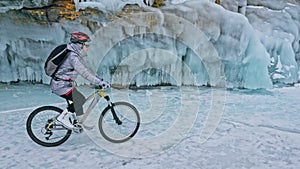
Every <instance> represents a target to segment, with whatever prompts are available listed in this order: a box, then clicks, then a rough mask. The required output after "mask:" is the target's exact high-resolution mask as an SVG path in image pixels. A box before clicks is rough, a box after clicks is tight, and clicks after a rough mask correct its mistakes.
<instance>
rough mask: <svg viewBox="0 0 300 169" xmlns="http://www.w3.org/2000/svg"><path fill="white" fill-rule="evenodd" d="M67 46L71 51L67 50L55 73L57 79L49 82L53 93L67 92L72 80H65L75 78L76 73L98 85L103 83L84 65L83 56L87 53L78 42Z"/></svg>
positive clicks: (61, 93)
mask: <svg viewBox="0 0 300 169" xmlns="http://www.w3.org/2000/svg"><path fill="white" fill-rule="evenodd" d="M67 48H68V49H69V50H70V51H71V52H69V56H68V57H67V59H66V60H65V61H64V62H63V64H62V65H61V66H60V67H59V69H58V71H57V73H56V74H55V77H57V79H56V80H55V79H52V80H51V82H50V86H51V90H52V92H53V93H55V94H57V95H59V96H61V95H64V94H66V93H67V92H69V91H70V90H71V89H72V88H73V86H72V82H71V81H67V80H75V79H76V78H77V76H78V74H80V75H81V76H82V77H84V78H85V79H87V80H88V81H90V82H91V83H93V84H96V85H100V84H101V83H103V79H100V78H98V77H97V76H96V75H95V74H94V73H92V72H91V71H90V70H89V69H88V68H87V67H86V66H85V65H84V61H83V57H85V56H87V54H86V52H84V51H83V50H82V48H81V46H80V45H79V44H74V43H71V44H68V45H67ZM58 79H60V80H58Z"/></svg>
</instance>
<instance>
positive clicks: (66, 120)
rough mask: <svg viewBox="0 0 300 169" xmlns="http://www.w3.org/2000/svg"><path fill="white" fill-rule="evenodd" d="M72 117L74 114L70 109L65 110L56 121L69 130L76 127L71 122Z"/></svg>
mask: <svg viewBox="0 0 300 169" xmlns="http://www.w3.org/2000/svg"><path fill="white" fill-rule="evenodd" d="M72 115H73V113H71V112H69V111H68V109H65V110H64V111H63V112H62V113H61V114H60V115H59V116H58V117H57V118H56V119H57V120H58V121H59V122H61V123H62V125H63V126H64V127H66V128H67V129H73V128H75V126H74V125H73V124H72V123H71V121H70V117H72Z"/></svg>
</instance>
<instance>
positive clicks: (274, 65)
mask: <svg viewBox="0 0 300 169" xmlns="http://www.w3.org/2000/svg"><path fill="white" fill-rule="evenodd" d="M237 4H243V6H244V5H246V11H245V14H244V15H245V16H246V17H247V19H248V20H249V22H250V24H251V25H252V26H253V28H254V29H255V31H256V33H255V34H256V35H257V36H258V37H259V38H260V41H261V42H262V43H263V45H264V46H265V48H266V49H267V52H268V53H269V55H270V60H271V63H270V65H269V72H270V77H271V79H272V81H273V82H274V83H285V84H293V83H296V82H297V81H298V78H299V77H298V75H297V74H298V71H299V65H300V48H299V44H300V6H299V5H300V2H299V1H296V0H274V1H268V0H243V1H242V2H241V0H240V1H237V0H234V1H231V0H223V1H221V5H222V6H223V7H224V8H226V9H228V10H231V11H234V12H237V8H236V6H237ZM297 62H298V64H297Z"/></svg>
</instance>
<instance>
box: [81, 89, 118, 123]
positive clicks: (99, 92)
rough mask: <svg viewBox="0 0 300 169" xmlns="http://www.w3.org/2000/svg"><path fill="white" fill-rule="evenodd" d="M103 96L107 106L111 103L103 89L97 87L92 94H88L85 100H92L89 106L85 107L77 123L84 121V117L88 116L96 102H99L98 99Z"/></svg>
mask: <svg viewBox="0 0 300 169" xmlns="http://www.w3.org/2000/svg"><path fill="white" fill-rule="evenodd" d="M102 97H103V98H105V100H106V101H107V104H108V106H112V103H111V101H110V98H109V96H108V95H107V94H106V93H105V92H104V89H98V90H97V91H96V92H95V93H94V94H92V95H90V96H89V97H88V98H87V99H86V101H85V103H86V102H89V101H91V100H92V102H91V103H90V105H89V107H88V108H87V109H86V111H85V113H84V114H83V116H82V118H81V119H79V120H80V121H79V123H81V124H83V123H84V121H85V120H86V118H87V117H88V116H89V114H90V113H91V112H92V110H93V109H94V107H95V106H96V104H97V103H98V102H99V100H100V99H101V98H102Z"/></svg>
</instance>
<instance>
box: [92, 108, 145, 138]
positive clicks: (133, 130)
mask: <svg viewBox="0 0 300 169" xmlns="http://www.w3.org/2000/svg"><path fill="white" fill-rule="evenodd" d="M122 107H123V108H125V109H127V110H130V112H131V117H130V118H131V120H130V119H128V118H129V115H126V114H125V113H126V112H124V111H120V110H121V109H120V108H122ZM113 108H114V109H115V110H116V114H117V115H118V117H119V118H121V121H122V124H121V125H123V126H125V125H127V124H128V123H130V124H132V125H133V126H132V127H131V130H130V132H128V133H126V134H125V135H124V136H123V137H122V138H113V137H112V136H111V135H109V134H111V132H110V131H112V129H111V127H118V126H119V127H123V126H121V125H118V124H117V123H116V122H115V121H114V120H113V117H112V116H110V117H108V118H109V119H110V120H111V123H110V126H107V127H105V125H108V124H105V123H106V122H105V121H104V119H105V117H106V115H108V114H109V113H108V112H111V107H110V106H108V107H106V108H105V109H104V110H103V111H102V113H101V115H100V118H99V121H98V125H99V130H100V133H101V135H102V136H103V137H104V138H105V139H106V140H108V141H110V142H113V143H123V142H126V141H128V140H129V139H131V138H132V137H133V136H134V135H135V134H136V133H137V131H138V129H139V127H140V115H139V112H138V110H137V109H136V108H135V107H134V106H133V105H132V104H130V103H127V102H116V103H113ZM125 120H126V121H125ZM133 120H134V121H133ZM125 122H126V124H125ZM107 128H109V130H110V131H106V130H108V129H107ZM117 134H119V135H121V134H123V133H121V132H120V133H117Z"/></svg>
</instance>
